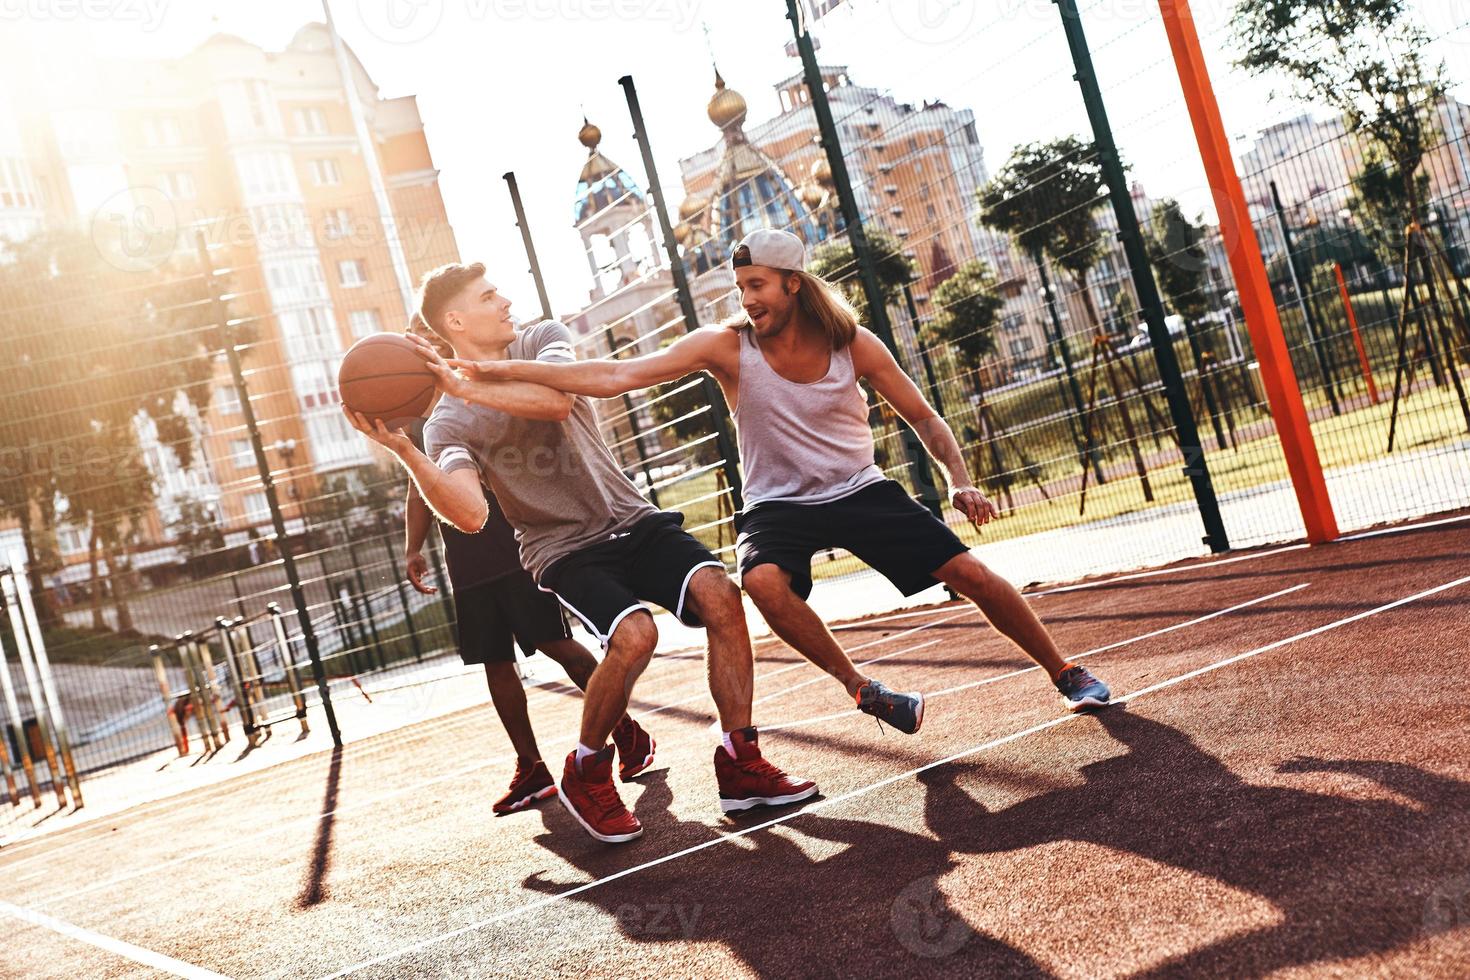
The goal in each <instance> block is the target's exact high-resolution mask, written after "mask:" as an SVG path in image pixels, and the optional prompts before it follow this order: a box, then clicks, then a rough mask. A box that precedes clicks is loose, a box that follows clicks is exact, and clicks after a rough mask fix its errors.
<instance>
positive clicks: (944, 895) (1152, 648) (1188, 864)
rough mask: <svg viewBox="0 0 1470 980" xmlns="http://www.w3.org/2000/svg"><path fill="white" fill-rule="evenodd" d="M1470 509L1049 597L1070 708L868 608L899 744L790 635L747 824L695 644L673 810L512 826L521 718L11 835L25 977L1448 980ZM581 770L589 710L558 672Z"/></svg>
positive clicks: (972, 631)
mask: <svg viewBox="0 0 1470 980" xmlns="http://www.w3.org/2000/svg"><path fill="white" fill-rule="evenodd" d="M1467 555H1470V516H1467V515H1461V516H1458V517H1452V518H1449V519H1441V520H1436V521H1430V522H1426V523H1424V524H1422V525H1419V526H1417V527H1409V528H1396V529H1393V530H1392V531H1390V532H1386V533H1385V532H1374V533H1370V534H1366V535H1357V536H1354V537H1352V538H1349V539H1346V540H1344V541H1342V542H1341V543H1338V544H1334V545H1330V546H1324V547H1316V548H1307V547H1305V546H1290V547H1281V548H1274V549H1267V550H1261V551H1256V552H1248V553H1240V554H1235V555H1232V556H1229V557H1227V558H1224V559H1212V560H1202V561H1197V562H1191V563H1186V564H1181V565H1176V566H1172V567H1170V568H1167V569H1162V570H1158V571H1153V572H1145V573H1140V574H1134V575H1124V576H1118V577H1115V578H1111V579H1107V580H1102V581H1098V582H1093V583H1087V584H1084V585H1080V586H1075V587H1067V588H1059V589H1052V590H1042V591H1037V592H1035V593H1033V594H1032V598H1033V600H1034V602H1035V604H1036V608H1037V610H1038V611H1039V612H1040V613H1041V615H1042V616H1043V618H1044V620H1045V621H1046V622H1047V624H1048V625H1049V626H1050V627H1051V628H1052V629H1053V630H1054V632H1055V634H1056V635H1057V637H1058V640H1059V641H1060V642H1061V643H1062V644H1063V645H1064V647H1065V648H1066V649H1068V650H1069V651H1073V652H1075V653H1079V654H1081V653H1083V652H1085V655H1086V656H1087V658H1088V663H1089V664H1090V665H1091V666H1092V667H1093V668H1094V669H1095V670H1096V671H1097V672H1098V673H1099V674H1100V675H1102V676H1104V677H1106V678H1107V680H1108V681H1109V682H1110V683H1111V684H1112V685H1113V688H1114V692H1115V694H1116V695H1118V696H1119V702H1120V703H1118V704H1116V705H1115V706H1114V707H1112V708H1110V709H1108V710H1107V711H1105V712H1102V713H1100V714H1096V715H1090V716H1085V715H1084V716H1072V715H1065V714H1062V713H1061V712H1060V709H1059V706H1058V704H1057V700H1056V698H1055V696H1054V694H1053V692H1052V691H1051V688H1050V686H1049V685H1048V684H1047V683H1046V679H1045V678H1044V676H1042V675H1041V673H1040V672H1039V670H1037V669H1035V668H1033V667H1030V665H1029V661H1027V660H1026V659H1025V658H1024V657H1023V656H1022V655H1020V654H1018V653H1017V652H1016V651H1014V650H1013V649H1012V648H1011V647H1010V646H1009V645H1008V644H1007V643H1006V642H1005V641H1004V640H1003V639H1001V638H1000V637H998V636H997V635H996V634H994V633H993V632H992V631H991V630H989V628H988V627H986V626H984V625H982V620H981V619H980V617H979V615H978V614H977V613H976V612H975V611H973V609H971V608H969V607H966V606H960V605H955V604H950V605H945V606H937V607H929V608H924V609H919V610H910V611H907V612H904V613H901V614H897V615H890V616H887V617H883V618H879V619H873V620H870V621H866V622H861V623H855V624H850V625H849V626H847V627H845V628H844V629H843V630H842V631H841V633H840V634H839V635H840V636H842V637H843V638H844V641H845V643H846V644H847V645H848V646H849V649H851V650H854V651H855V653H854V660H859V659H861V660H866V661H868V662H870V663H873V664H874V667H873V668H872V670H873V673H875V674H876V675H877V676H880V677H883V678H885V679H888V680H889V681H890V682H892V683H894V684H896V685H900V686H903V687H909V688H913V687H917V688H920V689H922V690H924V691H925V692H926V693H927V694H928V695H929V696H930V698H931V701H930V705H929V710H928V714H927V718H926V721H925V725H924V728H923V730H922V732H921V733H920V734H919V735H918V736H914V737H908V736H904V735H901V734H898V733H896V732H893V731H891V730H886V731H881V732H880V730H879V728H878V726H877V725H876V724H875V723H874V721H873V719H871V718H869V717H867V716H864V715H861V714H858V713H857V712H856V711H855V710H852V709H851V708H850V707H849V706H848V705H847V704H845V702H844V699H843V697H842V695H841V693H840V691H839V690H838V689H837V687H836V685H834V684H832V683H830V682H828V681H827V680H826V679H825V678H824V677H819V676H818V675H817V673H816V671H815V669H814V668H812V667H810V666H808V665H806V664H805V662H803V661H800V660H799V659H798V658H797V657H796V655H795V654H794V653H792V651H790V650H789V649H787V648H785V647H784V646H782V645H781V644H779V643H778V642H776V641H772V640H766V641H763V642H761V643H759V644H758V647H757V658H758V660H757V686H756V697H757V702H756V720H757V723H758V724H760V725H761V726H762V730H763V732H764V739H763V743H764V745H765V748H766V751H767V752H768V754H769V755H770V757H771V758H772V759H773V760H774V761H776V762H777V763H778V764H780V765H782V766H784V767H786V768H787V769H789V770H791V771H793V772H796V773H800V774H802V775H807V776H810V777H812V778H815V779H817V780H818V781H819V783H820V784H821V787H822V790H823V793H824V795H823V796H822V797H819V798H818V799H817V800H815V801H812V802H811V803H809V804H807V805H805V806H803V807H798V808H788V809H784V810H775V811H767V812H764V813H758V814H755V815H750V816H746V817H745V818H744V819H743V820H729V819H726V818H723V817H722V816H721V814H720V813H719V808H718V805H717V803H716V799H715V788H714V778H713V773H712V771H711V765H710V756H711V754H712V752H713V749H714V745H715V744H716V737H715V736H714V735H713V734H712V733H711V732H710V731H709V725H710V723H711V722H712V720H713V711H712V707H711V705H710V702H709V699H708V696H707V694H706V693H705V690H704V678H703V665H702V663H701V661H700V659H699V657H697V656H693V655H687V654H686V655H678V654H676V655H670V656H661V657H659V658H657V659H656V660H655V661H654V664H653V666H652V667H650V669H649V671H648V673H647V674H646V675H645V677H644V679H643V681H642V682H641V684H640V686H639V688H638V689H637V691H636V697H635V702H634V710H635V711H636V712H637V713H638V714H639V716H640V717H641V718H642V719H644V721H645V723H646V725H647V727H648V728H649V729H650V730H651V731H652V732H653V733H654V735H655V737H656V738H657V739H658V743H659V764H658V765H657V766H656V767H655V769H654V770H652V771H650V772H648V773H647V774H645V775H644V776H642V777H640V778H639V779H638V780H637V784H636V785H635V786H630V787H628V788H626V789H625V790H624V794H625V799H626V800H627V801H628V802H629V804H630V806H631V807H632V808H633V809H634V810H635V812H636V813H637V815H638V817H639V818H640V819H641V820H642V821H643V823H644V825H645V827H646V833H645V835H644V837H643V838H642V839H641V840H639V841H637V842H634V843H632V844H629V845H623V846H608V845H603V844H599V843H597V842H595V841H593V840H591V839H590V838H588V837H587V836H586V835H585V834H584V833H582V831H581V830H580V829H579V828H577V827H576V826H575V825H574V824H573V822H572V820H571V818H570V816H568V815H567V814H566V813H565V811H564V810H563V809H562V808H561V807H560V806H559V805H558V804H557V803H556V802H555V801H554V800H552V801H547V802H546V803H545V804H543V805H542V806H541V807H540V809H538V810H531V811H528V812H523V813H520V814H516V815H513V816H510V817H505V818H499V819H495V818H492V817H491V816H490V810H489V802H490V800H491V799H492V798H493V797H494V796H495V795H496V794H497V793H498V792H499V791H500V789H501V788H502V787H501V785H500V784H501V782H502V780H503V778H505V777H506V775H507V774H508V772H509V770H510V768H511V758H510V755H509V747H508V745H507V743H506V741H505V738H504V736H503V734H502V732H501V730H500V727H499V725H498V723H497V721H496V719H495V717H494V712H493V710H492V709H491V708H490V706H489V704H488V703H485V704H481V705H479V706H476V707H473V708H470V709H467V710H464V711H461V712H459V713H457V714H453V715H450V716H447V717H444V718H441V719H438V720H436V721H434V722H431V723H428V724H425V725H421V726H419V727H417V728H414V729H410V730H403V731H398V732H393V733H388V734H385V735H382V736H378V737H375V738H373V739H369V740H366V741H363V742H358V743H355V744H349V745H348V746H347V747H345V748H344V749H342V750H340V751H339V752H337V753H322V754H318V755H315V756H312V757H309V758H305V759H300V760H298V761H295V762H292V763H288V764H283V765H281V766H277V767H275V768H272V769H268V770H265V771H261V772H257V773H255V774H253V775H249V776H245V777H242V778H239V779H236V780H233V781H230V782H228V783H225V784H222V785H218V786H214V787H211V788H209V789H206V790H201V791H198V792H195V793H192V794H188V795H185V796H182V797H177V798H174V799H170V800H164V801H160V802H156V803H153V804H149V805H146V806H142V807H138V808H135V809H134V810H132V811H129V812H126V813H123V814H121V815H118V816H115V817H112V818H109V819H106V820H103V821H99V822H95V823H93V824H90V825H86V826H82V827H77V828H74V829H71V830H66V831H62V832H59V833H55V834H52V835H50V836H46V837H40V838H37V839H35V840H33V841H31V842H27V843H23V844H19V845H16V846H13V847H10V848H7V849H6V850H5V851H4V853H3V854H0V876H3V881H4V885H3V888H0V902H3V904H0V913H3V914H4V915H5V917H6V920H7V929H8V930H9V932H10V936H11V939H10V940H9V941H8V942H7V953H6V956H5V960H6V962H5V966H4V972H6V973H7V974H10V975H20V974H24V975H29V976H66V977H80V976H109V977H125V976H152V975H158V974H160V973H174V974H180V975H186V976H206V975H212V974H221V975H226V976H232V977H260V976H332V975H344V974H358V975H364V976H384V977H387V976H406V975H423V974H429V973H433V974H436V975H461V976H480V975H485V976H489V975H517V976H532V975H570V974H576V975H581V976H629V975H648V974H655V973H662V974H668V975H681V976H746V975H750V976H755V975H802V976H812V975H815V976H824V975H874V976H898V975H908V976H911V975H914V974H915V973H916V972H917V971H922V972H943V973H946V974H967V975H996V974H1000V975H1011V974H1016V975H1058V976H1079V977H1080V976H1117V975H1125V974H1127V975H1136V974H1171V975H1184V974H1195V975H1199V974H1208V975H1216V976H1243V975H1259V974H1264V973H1268V972H1272V971H1277V970H1289V969H1295V970H1306V971H1309V972H1312V973H1329V972H1341V971H1348V972H1354V973H1365V972H1372V973H1375V974H1379V975H1390V974H1391V975H1400V976H1407V975H1426V974H1430V973H1433V974H1437V975H1451V974H1454V973H1458V972H1462V971H1463V967H1464V964H1465V963H1466V962H1470V843H1467V842H1470V761H1467V758H1466V754H1465V745H1466V744H1467V736H1470V716H1467V712H1466V710H1465V704H1466V702H1467V700H1470V673H1467V672H1466V670H1465V659H1464V657H1465V650H1466V642H1467V641H1466V638H1465V637H1466V634H1467V631H1470V564H1467V561H1466V556H1467ZM531 702H532V716H533V718H534V720H535V722H536V725H537V729H538V735H539V737H540V738H541V741H542V745H543V749H544V750H545V751H546V752H547V754H548V757H550V756H551V755H552V753H553V752H555V753H557V754H559V753H560V752H561V751H562V750H564V749H565V748H566V747H567V745H568V742H569V739H570V736H571V733H572V732H573V731H574V729H575V726H576V720H577V717H578V712H579V707H580V701H579V699H578V698H577V697H575V696H574V695H573V694H572V693H571V692H570V691H569V690H567V689H566V688H565V687H562V686H546V687H542V688H539V689H538V690H536V691H535V692H533V693H532V695H531Z"/></svg>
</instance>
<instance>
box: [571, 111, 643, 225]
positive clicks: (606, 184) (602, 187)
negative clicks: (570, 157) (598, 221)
mask: <svg viewBox="0 0 1470 980" xmlns="http://www.w3.org/2000/svg"><path fill="white" fill-rule="evenodd" d="M577 141H578V142H580V143H581V144H582V145H583V146H585V147H586V148H587V162H586V163H584V164H582V172H581V174H579V175H578V177H577V193H576V198H575V200H574V201H573V204H572V224H573V225H574V226H576V225H581V224H582V223H583V222H584V221H588V220H590V219H591V218H593V217H594V216H596V215H597V214H599V213H600V212H602V211H604V210H607V209H608V208H611V207H613V206H614V205H617V204H622V203H628V202H631V203H635V204H637V205H639V206H644V205H645V204H646V201H645V200H644V197H643V192H642V191H641V190H640V189H639V188H638V185H637V184H636V183H634V182H633V178H632V177H631V176H630V175H629V174H628V172H627V171H626V170H624V169H623V168H622V167H620V166H618V165H617V164H616V163H613V162H612V161H611V160H609V159H608V158H607V157H605V156H603V154H602V151H601V150H599V149H598V148H597V145H598V144H599V143H600V142H602V130H600V129H598V128H597V127H596V126H594V125H593V124H592V123H590V122H588V121H587V120H586V119H583V120H582V128H581V129H580V130H578V131H577Z"/></svg>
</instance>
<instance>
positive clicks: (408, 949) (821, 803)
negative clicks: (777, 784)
mask: <svg viewBox="0 0 1470 980" xmlns="http://www.w3.org/2000/svg"><path fill="white" fill-rule="evenodd" d="M1467 583H1470V575H1467V576H1465V577H1464V578H1458V579H1455V580H1454V581H1453V582H1446V583H1445V584H1444V585H1437V586H1435V587H1433V588H1431V589H1425V590H1424V591H1423V592H1417V593H1415V594H1414V595H1411V596H1406V597H1404V598H1402V599H1396V600H1394V601H1393V602H1389V603H1385V604H1384V605H1381V606H1378V607H1376V608H1374V609H1369V610H1367V611H1365V612H1361V613H1357V614H1355V615H1352V616H1348V617H1345V618H1343V619H1339V620H1336V621H1335V622H1331V623H1328V624H1326V625H1324V626H1318V627H1316V628H1315V629H1310V630H1307V631H1305V632H1302V633H1297V634H1295V635H1293V636H1288V637H1286V638H1285V639H1282V640H1277V641H1275V642H1273V643H1268V644H1266V645H1265V646H1260V647H1256V648H1255V649H1254V650H1247V651H1246V652H1245V653H1238V654H1236V655H1234V656H1232V657H1226V658H1225V659H1224V660H1218V661H1216V662H1215V663H1212V664H1209V665H1207V666H1205V667H1200V668H1198V669H1196V670H1191V671H1188V672H1187V673H1184V674H1179V675H1178V676H1176V677H1171V678H1169V679H1167V680H1164V681H1160V682H1159V683H1157V684H1152V685H1150V686H1148V687H1144V688H1140V689H1139V690H1137V691H1134V692H1132V693H1131V694H1127V695H1124V696H1123V697H1121V698H1118V699H1117V701H1118V703H1123V702H1127V701H1133V700H1136V699H1138V698H1140V697H1143V696H1144V695H1145V694H1152V693H1154V692H1156V691H1160V690H1163V689H1164V688H1167V687H1172V686H1173V685H1175V684H1179V683H1181V682H1183V681H1186V680H1189V679H1191V678H1194V677H1199V676H1201V675H1202V674H1207V673H1209V672H1211V671H1214V670H1219V669H1220V668H1222V667H1226V666H1229V665H1231V664H1235V663H1239V662H1240V661H1242V660H1246V659H1248V658H1250V657H1254V656H1257V655H1259V654H1262V653H1267V652H1269V651H1271V650H1276V649H1279V648H1281V647H1284V646H1287V645H1288V644H1291V643H1296V642H1298V641H1300V640H1304V639H1307V638H1309V637H1313V636H1318V635H1320V634H1322V633H1327V632H1330V631H1331V630H1335V629H1338V628H1340V627H1342V626H1347V625H1349V624H1350V623H1356V622H1358V621H1360V620H1364V619H1367V618H1368V617H1370V616H1376V615H1378V614H1379V613H1384V612H1388V611H1389V610H1391V609H1397V608H1398V607H1399V606H1404V605H1408V604H1409V603H1411V602H1417V601H1418V600H1420V599H1424V598H1427V597H1429V596H1432V595H1435V594H1437V593H1440V592H1444V591H1446V590H1448V589H1453V588H1457V587H1459V586H1461V585H1465V584H1467ZM1085 717H1087V715H1086V714H1065V715H1060V716H1058V717H1056V718H1052V719H1050V720H1048V721H1043V722H1041V723H1040V724H1036V725H1032V726H1031V727H1030V728H1026V729H1023V730H1021V731H1019V732H1013V733H1012V734H1010V735H1004V736H1002V737H1000V738H997V739H993V740H991V741H989V742H983V743H981V744H980V745H975V746H971V747H970V748H968V749H962V750H960V751H959V752H956V753H954V754H952V755H948V756H945V757H944V758H942V759H936V760H934V761H933V762H928V763H925V764H924V765H922V766H917V767H915V768H913V769H910V770H909V771H907V772H902V773H899V774H898V775H895V776H889V777H888V778H886V779H881V780H879V781H878V782H876V783H872V784H870V785H868V786H860V787H858V788H857V789H854V790H850V791H848V792H846V793H843V794H841V795H840V796H832V797H827V798H824V799H819V800H817V801H816V802H815V803H812V804H810V805H808V806H805V807H802V808H801V809H800V810H797V811H795V812H793V813H786V814H782V815H781V816H779V817H774V818H772V819H770V820H767V821H765V822H764V823H760V824H756V825H754V826H751V827H743V828H741V829H740V830H736V831H732V832H730V833H728V834H725V835H723V836H720V837H715V838H712V839H710V840H707V841H704V842H702V843H699V844H695V845H693V846H692V847H686V848H684V849H683V850H680V851H675V852H674V853H672V854H665V855H664V856H663V857H659V858H654V859H653V860H652V861H645V862H644V863H642V864H638V865H634V866H633V867H630V868H624V869H623V870H622V871H618V872H615V873H614V874H610V875H607V876H605V877H602V878H596V879H593V880H592V881H589V882H587V883H585V884H582V885H578V886H577V887H575V888H569V889H567V890H566V891H564V892H558V893H556V894H555V895H548V896H546V897H545V898H542V899H539V900H537V901H535V902H530V903H527V904H525V905H521V906H518V907H516V908H513V909H507V910H506V911H504V912H500V913H498V914H496V915H493V916H489V917H487V918H485V919H481V920H480V921H478V922H472V923H470V924H469V925H466V926H461V927H460V928H458V929H455V930H452V931H450V932H446V933H442V934H440V935H438V936H431V937H430V938H428V939H423V940H420V941H419V942H416V943H413V944H411V945H409V946H405V947H403V948H401V949H398V950H395V951H394V952H391V953H385V954H383V955H382V956H377V957H374V958H373V959H370V960H364V961H362V962H361V963H355V964H353V965H351V966H349V967H346V968H345V969H342V970H339V971H338V972H336V973H333V974H330V975H329V976H327V977H324V978H323V980H335V978H337V977H343V976H346V975H348V974H349V973H355V972H357V971H358V970H363V969H366V968H367V967H370V966H377V965H378V964H380V963H386V962H388V961H389V960H394V959H398V958H399V957H401V956H405V955H407V954H409V953H416V952H418V951H420V950H423V949H427V948H428V947H430V946H433V945H436V944H438V943H441V942H443V941H444V940H446V939H453V938H454V937H456V936H462V935H464V934H465V933H468V932H473V931H475V930H478V929H483V928H485V927H486V926H490V925H496V924H498V923H501V922H505V921H507V920H509V919H514V918H519V917H520V916H523V915H527V914H529V913H531V912H535V911H537V910H539V909H543V908H546V907H547V906H549V905H553V904H555V903H557V902H559V901H562V900H563V899H567V898H571V897H573V896H575V895H580V894H582V893H583V892H588V891H591V890H592V889H594V888H598V887H600V886H602V885H605V884H608V883H609V882H613V881H617V880H618V879H620V878H626V877H628V876H629V875H633V874H637V873H638V872H639V871H646V870H648V869H649V868H654V867H657V866H658V865H661V864H667V863H668V862H670V861H676V860H678V859H679V858H682V857H687V856H689V855H690V854H695V853H697V852H699V851H703V850H707V849H708V848H711V847H715V846H717V845H719V844H724V843H727V842H729V841H732V840H735V839H737V838H740V837H746V836H749V835H750V834H754V833H756V832H758V831H761V830H766V829H769V828H771V827H776V826H779V825H781V824H784V823H789V822H791V821H792V820H795V819H797V818H798V817H802V816H805V815H806V814H808V813H813V812H815V811H817V810H823V809H826V808H828V807H832V806H836V805H838V804H840V803H845V802H847V801H848V800H852V799H856V798H858V797H860V796H866V795H868V794H869V793H872V792H874V791H875V790H879V789H883V788H884V787H887V786H892V785H893V784H894V783H898V782H903V781H906V780H909V779H912V778H913V777H915V776H917V775H919V774H920V773H923V772H928V771H929V770H930V769H937V768H938V767H940V766H944V765H948V764H949V763H951V762H957V761H958V760H960V759H963V758H966V757H967V756H971V755H976V754H978V753H980V752H984V751H986V750H988V749H994V748H999V747H1000V746H1002V745H1006V744H1008V743H1010V742H1014V741H1017V740H1018V739H1021V738H1025V737H1026V736H1028V735H1035V734H1037V733H1038V732H1043V731H1046V730H1047V729H1048V728H1055V727H1057V726H1058V725H1064V724H1066V723H1067V722H1069V721H1075V720H1076V719H1078V718H1085Z"/></svg>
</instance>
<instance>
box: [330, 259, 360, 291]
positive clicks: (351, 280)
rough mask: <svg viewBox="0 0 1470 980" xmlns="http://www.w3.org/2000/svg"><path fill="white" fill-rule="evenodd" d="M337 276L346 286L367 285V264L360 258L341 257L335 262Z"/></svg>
mask: <svg viewBox="0 0 1470 980" xmlns="http://www.w3.org/2000/svg"><path fill="white" fill-rule="evenodd" d="M337 277H338V280H339V281H340V282H341V283H342V285H343V286H346V287H348V288H352V287H356V286H366V285H367V265H366V263H364V262H363V261H362V259H342V260H341V261H340V262H338V263H337Z"/></svg>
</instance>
